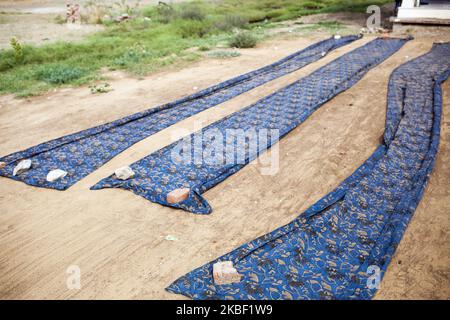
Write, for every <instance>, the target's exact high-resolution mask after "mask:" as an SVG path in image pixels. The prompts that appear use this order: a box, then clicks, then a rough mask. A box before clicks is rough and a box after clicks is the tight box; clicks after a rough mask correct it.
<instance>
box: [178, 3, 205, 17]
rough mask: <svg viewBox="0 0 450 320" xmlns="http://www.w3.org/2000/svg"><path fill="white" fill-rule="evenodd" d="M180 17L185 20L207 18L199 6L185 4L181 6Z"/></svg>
mask: <svg viewBox="0 0 450 320" xmlns="http://www.w3.org/2000/svg"><path fill="white" fill-rule="evenodd" d="M180 18H181V19H184V20H195V21H202V20H205V18H206V15H205V13H204V12H203V10H202V9H201V8H200V7H199V6H197V5H195V4H194V5H192V4H185V5H182V6H181V8H180Z"/></svg>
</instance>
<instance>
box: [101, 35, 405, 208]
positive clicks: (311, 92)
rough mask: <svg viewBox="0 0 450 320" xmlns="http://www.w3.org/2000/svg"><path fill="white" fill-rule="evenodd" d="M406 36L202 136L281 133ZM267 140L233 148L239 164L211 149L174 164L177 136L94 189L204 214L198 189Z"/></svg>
mask: <svg viewBox="0 0 450 320" xmlns="http://www.w3.org/2000/svg"><path fill="white" fill-rule="evenodd" d="M406 41H408V40H407V39H393V38H392V39H383V38H378V39H375V40H372V41H371V42H369V43H367V44H365V45H364V46H362V47H359V48H357V49H354V50H353V51H351V52H349V53H347V54H344V55H343V56H341V57H339V58H337V59H336V60H334V61H332V62H330V63H329V64H327V65H325V66H324V67H322V68H320V69H318V70H317V71H315V72H313V73H312V74H310V75H308V76H306V77H304V78H302V79H300V80H298V81H296V82H294V83H292V84H290V85H288V86H287V87H285V88H283V89H281V90H279V91H277V92H275V93H274V94H271V95H269V96H267V97H265V98H263V99H261V100H259V101H258V102H256V103H255V104H253V105H250V106H248V107H246V108H244V109H242V110H240V111H238V112H235V113H233V114H232V115H230V116H228V117H225V118H224V119H222V120H220V121H217V122H215V123H213V124H211V125H210V126H207V127H205V128H204V129H203V130H202V132H201V136H203V137H206V136H208V135H209V133H211V132H214V130H218V131H220V132H221V133H222V136H223V137H226V136H227V132H228V131H227V130H228V129H233V128H234V129H240V130H244V131H252V130H253V131H254V133H255V134H256V135H258V136H259V135H260V133H261V132H262V131H263V130H268V129H269V130H277V133H278V136H279V137H283V136H284V135H286V134H287V133H289V132H290V131H291V130H293V129H294V128H296V127H297V126H298V125H299V124H301V123H302V122H303V121H305V120H306V119H307V118H308V117H309V116H310V115H311V114H312V113H313V112H314V111H315V110H316V109H318V108H319V107H320V106H322V105H323V104H324V103H325V102H326V101H328V100H330V99H331V98H333V97H334V96H336V95H337V94H339V93H340V92H342V91H344V90H346V89H348V88H350V87H352V86H353V85H354V84H355V83H356V82H358V81H359V80H360V79H361V78H362V77H363V76H364V75H365V74H366V73H367V72H368V71H369V70H370V69H372V68H373V67H375V66H376V65H378V64H379V63H381V62H382V61H384V60H385V59H387V58H388V57H389V56H391V55H392V54H393V53H394V52H396V51H397V50H399V49H400V48H401V47H402V46H403V45H404V44H405V42H406ZM198 134H199V133H194V134H193V135H191V136H190V137H189V138H188V139H190V141H191V142H190V143H191V144H192V148H190V150H191V151H189V152H191V153H194V152H195V149H196V148H195V146H193V144H194V143H195V141H196V136H197V135H198ZM224 139H225V138H224ZM267 140H269V141H267V142H266V143H259V141H258V146H257V147H256V148H254V149H253V150H255V149H256V151H257V152H256V153H255V152H250V149H251V148H250V144H251V142H250V140H249V141H246V142H245V144H241V145H240V146H236V147H235V150H234V151H231V152H234V155H233V157H234V158H236V159H237V158H238V157H241V158H242V154H244V157H245V159H244V161H243V162H240V163H236V162H228V163H220V162H219V163H216V162H215V161H214V157H216V155H215V154H213V153H211V156H210V159H207V158H206V159H205V158H203V159H202V160H203V161H201V162H200V163H199V162H195V161H190V162H189V163H186V162H181V163H176V162H175V161H174V158H173V154H174V150H175V149H177V148H178V147H179V145H180V141H177V142H174V143H173V144H171V145H169V146H167V147H165V148H163V149H160V150H158V151H156V152H154V153H152V154H150V155H149V156H147V157H145V158H143V159H141V160H139V161H137V162H135V163H134V164H132V165H131V168H132V169H133V171H134V172H136V176H135V177H134V178H133V179H130V180H127V181H122V180H119V179H117V178H116V177H115V176H114V175H111V176H110V177H108V178H106V179H103V180H102V181H100V182H99V183H97V184H96V185H95V186H94V187H93V189H101V188H112V187H114V188H122V189H128V190H131V191H133V192H134V193H136V194H138V195H140V196H142V197H144V198H146V199H148V200H150V201H153V202H156V203H160V204H163V205H166V206H171V207H175V208H180V209H184V210H186V211H189V212H193V213H197V214H209V213H210V212H211V211H212V209H211V207H210V205H209V204H208V202H207V201H206V200H205V199H204V198H203V197H202V196H201V194H202V193H204V192H205V191H206V190H208V189H209V188H212V187H213V186H215V185H216V184H218V183H220V182H221V181H223V180H224V179H226V178H227V177H228V176H230V175H232V174H234V173H235V172H237V171H239V170H240V169H241V168H243V167H244V166H245V165H246V164H248V163H249V162H250V161H251V160H253V159H254V158H256V157H257V156H258V154H261V153H262V152H264V151H265V150H266V149H267V148H269V147H270V146H271V145H273V144H274V143H276V142H277V141H278V138H276V139H267ZM216 142H217V141H215V139H214V137H211V139H207V138H205V139H203V142H202V144H203V145H202V149H203V150H210V149H214V147H213V145H215V144H216ZM228 151H229V150H228V149H227V148H223V150H222V152H223V154H222V159H225V158H226V157H227V155H226V153H227V152H228ZM239 153H241V154H239ZM194 156H195V155H193V157H192V158H194ZM208 160H211V161H208ZM180 188H189V189H190V195H189V197H188V198H187V199H186V200H184V201H182V202H178V203H169V202H168V201H167V195H168V194H169V193H170V192H171V191H173V190H174V189H180Z"/></svg>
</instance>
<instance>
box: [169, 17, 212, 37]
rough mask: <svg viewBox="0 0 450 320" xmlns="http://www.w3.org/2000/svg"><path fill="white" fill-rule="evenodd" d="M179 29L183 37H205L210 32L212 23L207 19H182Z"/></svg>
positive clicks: (178, 25) (178, 24)
mask: <svg viewBox="0 0 450 320" xmlns="http://www.w3.org/2000/svg"><path fill="white" fill-rule="evenodd" d="M177 29H178V33H179V34H180V35H181V37H183V38H203V37H204V36H206V35H207V34H208V33H209V31H210V29H211V25H210V24H209V23H206V22H205V21H195V20H189V21H187V20H180V21H178V23H177Z"/></svg>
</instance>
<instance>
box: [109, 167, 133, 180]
mask: <svg viewBox="0 0 450 320" xmlns="http://www.w3.org/2000/svg"><path fill="white" fill-rule="evenodd" d="M114 174H115V175H116V177H117V179H120V180H127V179H130V178H133V177H134V171H133V170H132V169H131V168H130V167H128V166H125V167H121V168H119V169H116V171H114Z"/></svg>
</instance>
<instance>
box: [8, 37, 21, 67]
mask: <svg viewBox="0 0 450 320" xmlns="http://www.w3.org/2000/svg"><path fill="white" fill-rule="evenodd" d="M9 42H10V44H11V47H12V48H13V50H14V61H15V62H16V63H21V62H22V61H23V48H22V45H21V44H20V42H19V40H17V38H11V40H10V41H9Z"/></svg>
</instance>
